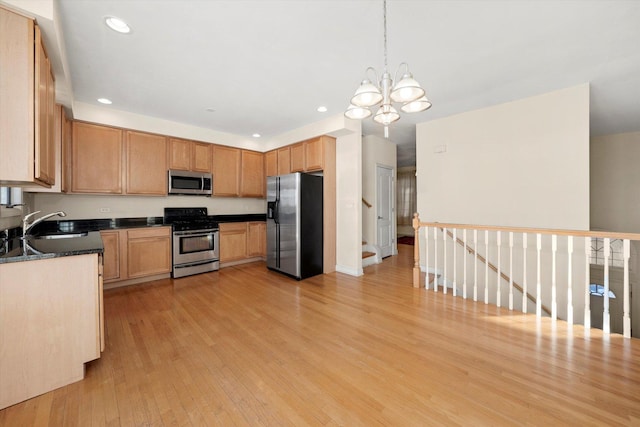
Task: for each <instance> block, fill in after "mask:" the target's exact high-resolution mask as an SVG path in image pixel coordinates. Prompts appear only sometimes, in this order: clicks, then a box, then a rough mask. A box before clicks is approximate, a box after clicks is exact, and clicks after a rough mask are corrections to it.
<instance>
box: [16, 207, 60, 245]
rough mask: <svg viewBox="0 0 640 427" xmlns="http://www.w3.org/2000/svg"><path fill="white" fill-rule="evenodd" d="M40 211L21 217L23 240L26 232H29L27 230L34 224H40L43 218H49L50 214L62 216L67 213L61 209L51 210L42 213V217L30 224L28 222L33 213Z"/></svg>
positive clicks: (35, 213)
mask: <svg viewBox="0 0 640 427" xmlns="http://www.w3.org/2000/svg"><path fill="white" fill-rule="evenodd" d="M40 212H41V211H35V212H33V213H30V214H29V215H25V216H24V218H22V240H25V239H26V238H27V234H28V233H29V230H31V229H32V228H33V227H34V226H36V225H38V224H40V223H41V222H42V221H44V220H45V219H49V218H51V217H52V216H56V215H59V216H62V217H65V216H67V214H66V213H64V212H62V211H59V212H53V213H50V214H46V215H43V216H42V217H40V218H38V219H36V220H35V221H33V222H32V223H31V224H29V221H30V220H31V218H33V217H34V216H35V215H37V214H39V213H40Z"/></svg>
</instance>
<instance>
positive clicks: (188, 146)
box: [168, 138, 213, 172]
mask: <svg viewBox="0 0 640 427" xmlns="http://www.w3.org/2000/svg"><path fill="white" fill-rule="evenodd" d="M168 147H169V148H168V153H169V169H177V170H188V171H194V172H211V158H212V147H213V146H212V144H207V143H205V142H196V141H188V140H186V139H179V138H169V144H168Z"/></svg>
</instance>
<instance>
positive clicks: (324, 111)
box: [316, 105, 327, 113]
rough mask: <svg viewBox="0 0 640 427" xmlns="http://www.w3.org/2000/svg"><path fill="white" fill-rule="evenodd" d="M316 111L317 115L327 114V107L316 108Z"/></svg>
mask: <svg viewBox="0 0 640 427" xmlns="http://www.w3.org/2000/svg"><path fill="white" fill-rule="evenodd" d="M316 111H317V112H318V113H326V112H327V107H325V106H324V105H321V106H319V107H318V108H316Z"/></svg>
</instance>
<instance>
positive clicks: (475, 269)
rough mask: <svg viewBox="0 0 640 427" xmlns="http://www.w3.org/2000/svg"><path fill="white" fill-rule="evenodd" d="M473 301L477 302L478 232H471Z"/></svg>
mask: <svg viewBox="0 0 640 427" xmlns="http://www.w3.org/2000/svg"><path fill="white" fill-rule="evenodd" d="M473 247H474V248H475V249H474V252H473V253H474V259H473V300H474V301H478V230H473Z"/></svg>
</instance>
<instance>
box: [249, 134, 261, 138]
mask: <svg viewBox="0 0 640 427" xmlns="http://www.w3.org/2000/svg"><path fill="white" fill-rule="evenodd" d="M251 136H252V137H254V138H260V137H261V136H262V135H260V134H259V133H254V134H253V135H251Z"/></svg>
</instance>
